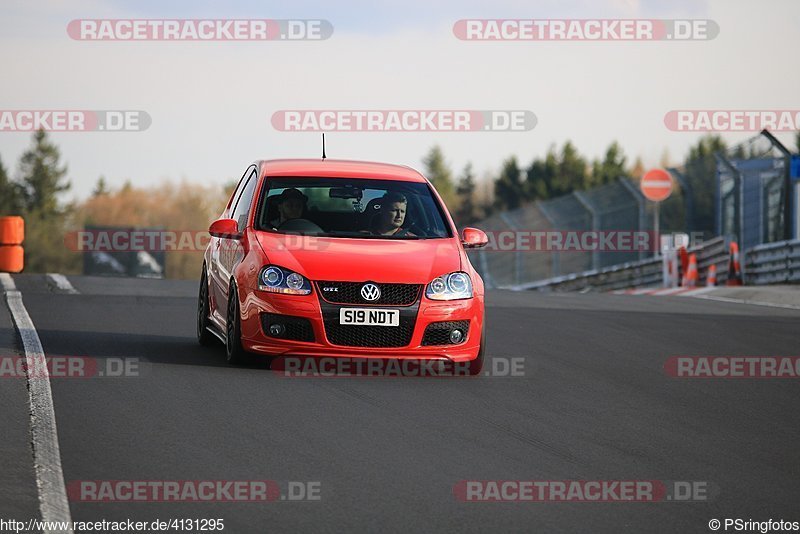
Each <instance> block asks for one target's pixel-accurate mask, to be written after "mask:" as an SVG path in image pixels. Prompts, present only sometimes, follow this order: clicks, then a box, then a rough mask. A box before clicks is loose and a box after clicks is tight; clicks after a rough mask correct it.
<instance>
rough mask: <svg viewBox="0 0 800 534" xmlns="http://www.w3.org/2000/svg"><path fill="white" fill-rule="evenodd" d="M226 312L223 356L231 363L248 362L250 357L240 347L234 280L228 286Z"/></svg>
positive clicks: (240, 325) (240, 330)
mask: <svg viewBox="0 0 800 534" xmlns="http://www.w3.org/2000/svg"><path fill="white" fill-rule="evenodd" d="M227 309H228V314H227V319H226V321H225V358H226V359H227V360H228V363H229V364H231V365H241V364H244V363H248V361H249V360H250V358H249V357H248V354H247V352H246V351H245V350H244V348H242V323H241V318H240V316H239V296H238V292H237V290H236V282H234V281H233V280H231V284H230V286H229V287H228V308H227Z"/></svg>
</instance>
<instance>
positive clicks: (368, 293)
mask: <svg viewBox="0 0 800 534" xmlns="http://www.w3.org/2000/svg"><path fill="white" fill-rule="evenodd" d="M361 298H363V299H364V300H369V301H373V300H378V299H379V298H381V290H380V289H379V288H378V286H376V285H375V284H364V285H363V286H361Z"/></svg>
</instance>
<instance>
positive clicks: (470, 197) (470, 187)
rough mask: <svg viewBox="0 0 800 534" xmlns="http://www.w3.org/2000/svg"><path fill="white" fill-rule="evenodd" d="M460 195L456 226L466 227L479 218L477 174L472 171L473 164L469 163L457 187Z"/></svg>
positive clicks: (457, 192)
mask: <svg viewBox="0 0 800 534" xmlns="http://www.w3.org/2000/svg"><path fill="white" fill-rule="evenodd" d="M456 194H457V195H458V209H457V210H456V212H455V218H456V224H458V225H465V224H469V223H471V222H473V221H475V220H476V219H477V218H478V210H477V206H476V205H475V173H474V172H473V171H472V163H467V166H466V167H464V171H463V172H462V174H461V177H460V178H459V180H458V185H457V186H456Z"/></svg>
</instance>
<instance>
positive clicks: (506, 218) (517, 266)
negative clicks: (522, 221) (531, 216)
mask: <svg viewBox="0 0 800 534" xmlns="http://www.w3.org/2000/svg"><path fill="white" fill-rule="evenodd" d="M519 209H522V208H519ZM514 211H516V210H514ZM509 213H511V212H508V211H503V212H501V213H500V218H501V219H503V222H504V223H506V225H508V227H509V228H511V230H513V231H514V234H516V233H517V231H518V230H519V228H518V227H517V223H515V222H514V221H512V220H511V217H509V216H508V214H509ZM514 237H515V238H516V235H515V236H514ZM515 242H516V239H515ZM519 253H520V251H519V250H515V251H514V285H515V286H518V285H520V283H521V282H520V270H521V269H522V266H521V263H522V258H521V257H520V255H519Z"/></svg>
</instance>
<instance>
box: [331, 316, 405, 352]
mask: <svg viewBox="0 0 800 534" xmlns="http://www.w3.org/2000/svg"><path fill="white" fill-rule="evenodd" d="M414 322H415V320H414V318H413V317H411V318H409V317H401V318H400V326H364V325H349V324H346V325H340V324H339V319H338V317H337V318H336V320H325V335H326V336H328V341H330V342H331V343H332V344H333V345H342V346H344V347H376V348H377V347H405V346H406V345H408V344H409V343H411V335H412V334H413V333H414Z"/></svg>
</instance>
